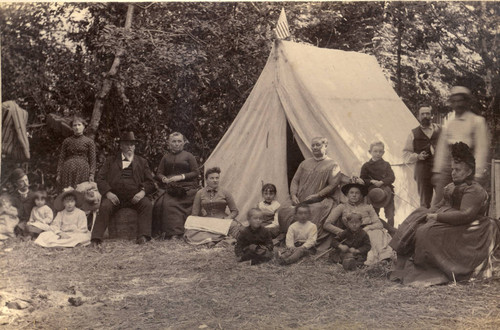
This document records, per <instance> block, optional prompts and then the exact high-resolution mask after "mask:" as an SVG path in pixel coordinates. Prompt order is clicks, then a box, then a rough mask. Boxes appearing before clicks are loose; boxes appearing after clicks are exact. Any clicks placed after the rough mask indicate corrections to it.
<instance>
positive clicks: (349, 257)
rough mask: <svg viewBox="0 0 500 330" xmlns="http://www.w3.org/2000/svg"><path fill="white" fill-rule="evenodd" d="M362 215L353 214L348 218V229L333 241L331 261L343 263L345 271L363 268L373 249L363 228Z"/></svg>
mask: <svg viewBox="0 0 500 330" xmlns="http://www.w3.org/2000/svg"><path fill="white" fill-rule="evenodd" d="M361 223H362V217H361V214H358V213H351V214H349V215H348V217H347V229H346V230H344V231H343V232H341V233H340V234H339V235H338V236H335V237H334V238H333V240H332V244H331V247H332V251H331V252H330V261H332V262H334V263H342V266H343V267H344V269H345V270H347V271H349V270H355V269H356V268H357V267H361V266H363V264H364V262H365V261H366V255H367V254H368V251H370V249H371V244H370V237H368V234H367V233H366V232H365V231H364V230H363V229H362V228H361Z"/></svg>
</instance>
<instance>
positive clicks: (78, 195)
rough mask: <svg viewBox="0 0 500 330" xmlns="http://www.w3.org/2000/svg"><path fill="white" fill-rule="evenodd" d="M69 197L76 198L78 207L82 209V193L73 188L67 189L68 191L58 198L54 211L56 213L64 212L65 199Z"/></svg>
mask: <svg viewBox="0 0 500 330" xmlns="http://www.w3.org/2000/svg"><path fill="white" fill-rule="evenodd" d="M67 196H74V197H75V200H76V207H80V205H82V203H83V195H82V194H81V193H80V192H78V191H76V190H74V189H73V188H71V189H67V190H65V191H63V192H62V193H61V194H59V196H57V198H56V200H55V201H54V209H55V210H56V211H58V212H59V211H62V210H64V199H65V198H66V197H67Z"/></svg>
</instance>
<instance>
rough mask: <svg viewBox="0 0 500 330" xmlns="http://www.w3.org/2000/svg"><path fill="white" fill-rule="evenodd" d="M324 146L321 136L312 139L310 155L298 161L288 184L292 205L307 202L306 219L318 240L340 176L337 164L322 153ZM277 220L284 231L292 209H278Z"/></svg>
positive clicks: (292, 212) (289, 221)
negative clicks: (309, 216)
mask: <svg viewBox="0 0 500 330" xmlns="http://www.w3.org/2000/svg"><path fill="white" fill-rule="evenodd" d="M327 146H328V140H327V139H326V138H324V137H316V138H313V139H312V141H311V149H312V154H313V157H312V158H309V159H306V160H304V161H303V162H302V163H300V165H299V168H298V169H297V172H295V175H294V176H293V180H292V183H291V185H290V198H291V200H292V203H293V205H297V204H299V203H306V204H310V207H311V219H310V221H311V222H312V223H314V224H315V225H316V226H317V227H318V240H320V239H321V238H324V237H326V236H328V234H329V233H328V232H325V231H323V223H324V222H325V220H326V218H327V217H328V215H329V214H330V211H331V210H332V209H333V208H334V207H335V206H337V205H338V203H339V200H338V198H334V194H335V192H336V189H337V188H338V186H339V183H340V179H341V177H342V174H341V172H340V167H339V165H338V164H337V163H336V162H335V161H334V160H333V159H331V158H330V157H328V156H327V154H326V149H327ZM278 219H279V223H280V229H281V231H282V232H286V231H287V230H288V227H289V226H290V225H291V224H292V222H293V220H294V208H293V207H288V208H283V209H281V210H280V211H279V213H278Z"/></svg>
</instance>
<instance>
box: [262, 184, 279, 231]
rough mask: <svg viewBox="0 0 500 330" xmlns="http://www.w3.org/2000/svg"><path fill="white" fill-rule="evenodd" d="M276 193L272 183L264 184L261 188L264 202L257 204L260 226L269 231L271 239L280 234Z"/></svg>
mask: <svg viewBox="0 0 500 330" xmlns="http://www.w3.org/2000/svg"><path fill="white" fill-rule="evenodd" d="M276 193H277V189H276V186H275V185H274V184H272V183H266V184H265V185H263V186H262V198H263V199H264V200H262V201H260V202H259V203H258V204H257V208H258V209H260V210H261V211H262V217H263V219H262V225H263V226H264V227H265V228H266V229H267V230H269V232H270V233H271V236H272V237H273V238H275V237H277V236H278V235H279V233H280V226H279V223H278V209H279V208H280V206H281V205H280V203H279V202H278V201H277V200H275V198H276Z"/></svg>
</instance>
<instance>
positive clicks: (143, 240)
mask: <svg viewBox="0 0 500 330" xmlns="http://www.w3.org/2000/svg"><path fill="white" fill-rule="evenodd" d="M149 240H150V238H148V237H146V236H141V237H139V238H138V239H137V240H136V241H135V243H136V244H139V245H142V244H146V243H147V242H148V241H149Z"/></svg>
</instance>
